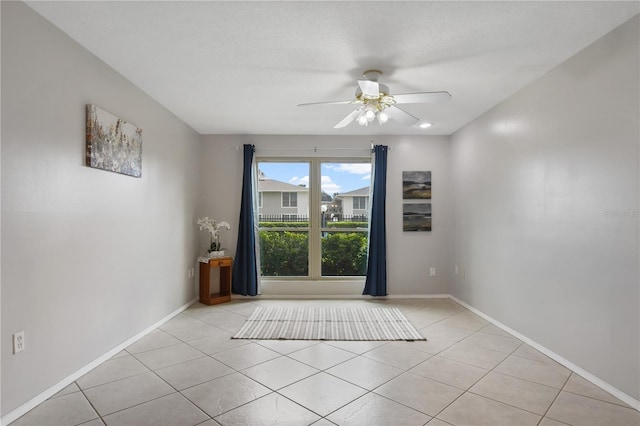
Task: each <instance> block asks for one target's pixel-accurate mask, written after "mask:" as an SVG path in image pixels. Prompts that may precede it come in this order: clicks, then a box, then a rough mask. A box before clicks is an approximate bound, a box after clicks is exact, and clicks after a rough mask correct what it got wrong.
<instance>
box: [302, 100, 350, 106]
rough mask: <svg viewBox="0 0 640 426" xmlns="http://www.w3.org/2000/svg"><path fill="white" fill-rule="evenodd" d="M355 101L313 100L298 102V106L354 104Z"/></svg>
mask: <svg viewBox="0 0 640 426" xmlns="http://www.w3.org/2000/svg"><path fill="white" fill-rule="evenodd" d="M352 103H353V101H332V102H311V103H308V104H298V106H309V105H346V104H352Z"/></svg>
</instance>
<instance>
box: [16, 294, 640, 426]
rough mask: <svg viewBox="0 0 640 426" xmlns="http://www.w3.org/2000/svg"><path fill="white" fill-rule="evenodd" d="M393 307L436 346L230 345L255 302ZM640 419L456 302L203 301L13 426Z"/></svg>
mask: <svg viewBox="0 0 640 426" xmlns="http://www.w3.org/2000/svg"><path fill="white" fill-rule="evenodd" d="M301 304H309V305H323V306H328V305H334V306H338V305H339V306H363V307H376V306H381V305H384V306H393V307H398V308H399V309H400V310H402V311H403V312H404V314H405V315H406V316H407V318H408V319H409V320H410V321H411V322H412V323H413V324H414V325H415V326H416V328H418V329H419V330H420V331H421V333H422V334H423V335H424V336H425V337H426V338H427V339H428V341H426V342H335V341H334V342H316V341H248V340H231V339H230V337H231V335H232V334H233V333H234V332H236V331H237V330H238V329H239V328H240V326H241V325H242V324H243V322H244V320H245V319H246V318H247V317H248V316H249V315H250V314H251V312H253V309H254V308H255V307H256V306H259V305H262V306H269V305H297V306H299V305H301ZM80 424H82V425H87V426H89V425H90V426H94V425H104V424H107V425H136V426H138V425H154V426H156V425H169V426H182V425H202V426H214V425H219V424H220V425H246V426H250V425H310V424H314V425H317V426H322V425H334V424H335V425H366V426H374V425H385V426H387V425H388V426H400V425H425V424H427V425H429V426H446V425H491V426H499V425H505V426H519V425H523V426H524V425H541V426H557V425H576V426H578V425H580V426H582V425H584V426H587V425H593V426H623V425H639V424H640V413H638V411H636V410H634V409H632V408H629V407H628V406H627V405H625V404H624V403H623V402H621V401H619V400H617V399H616V398H614V397H612V396H611V395H609V394H607V393H606V392H604V391H602V390H600V389H599V388H597V387H596V386H594V385H592V384H590V383H589V382H587V381H586V380H584V379H583V378H581V377H580V376H578V375H576V374H573V373H572V372H571V371H569V370H568V369H566V368H565V367H563V366H561V365H559V364H557V363H556V362H554V361H553V360H551V359H549V358H547V357H546V356H544V355H543V354H541V353H540V352H538V351H536V350H534V349H533V348H531V347H530V346H528V345H526V344H524V343H522V342H521V341H520V340H518V339H515V338H514V337H512V336H510V335H509V334H507V333H505V332H504V331H502V330H501V329H499V328H497V327H495V326H493V325H491V324H489V323H487V322H486V321H485V320H484V319H482V318H480V317H478V316H477V315H475V314H473V313H471V312H470V311H468V310H466V309H465V308H463V307H462V306H460V305H458V304H456V303H455V302H452V301H451V300H448V299H406V300H399V299H392V300H323V301H319V300H297V301H293V300H255V301H234V302H232V303H228V304H223V305H218V306H211V307H210V306H205V305H201V304H195V305H193V306H192V307H191V308H189V309H188V310H186V311H184V312H183V313H181V314H180V315H178V316H176V317H175V318H173V319H171V320H170V321H168V322H167V323H165V324H164V325H163V326H161V327H160V328H158V329H157V330H155V331H153V332H152V333H150V334H149V335H147V336H145V337H144V338H142V339H141V340H139V341H138V342H136V343H134V344H132V345H131V346H129V347H128V348H127V349H126V350H124V351H122V352H120V353H119V354H117V355H116V356H114V357H113V358H112V359H110V360H109V361H107V362H105V363H104V364H102V365H100V366H99V367H97V368H95V369H94V370H92V371H91V372H89V373H87V374H86V375H85V376H83V377H81V378H80V379H79V380H77V381H76V382H75V383H73V384H71V385H69V386H68V387H67V388H66V389H64V390H63V391H61V392H59V393H58V394H57V395H55V396H54V397H52V398H51V399H49V400H47V401H45V402H44V403H42V404H41V405H39V406H38V407H36V408H35V409H34V410H32V411H31V412H29V413H27V414H26V415H24V416H23V417H22V418H20V419H18V420H16V421H15V422H14V423H12V426H23V425H38V426H53V425H80Z"/></svg>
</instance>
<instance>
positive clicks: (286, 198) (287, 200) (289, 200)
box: [282, 192, 298, 207]
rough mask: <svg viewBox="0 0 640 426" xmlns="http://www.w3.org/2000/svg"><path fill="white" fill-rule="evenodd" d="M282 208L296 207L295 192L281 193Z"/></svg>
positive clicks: (296, 195) (296, 194)
mask: <svg viewBox="0 0 640 426" xmlns="http://www.w3.org/2000/svg"><path fill="white" fill-rule="evenodd" d="M282 207H298V193H297V192H283V193H282Z"/></svg>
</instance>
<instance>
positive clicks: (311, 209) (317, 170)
mask: <svg viewBox="0 0 640 426" xmlns="http://www.w3.org/2000/svg"><path fill="white" fill-rule="evenodd" d="M371 160H372V159H371V157H370V156H367V157H313V156H295V157H280V156H273V157H272V156H266V155H262V156H256V157H255V164H256V166H257V168H258V169H259V167H260V163H307V164H308V165H309V186H308V187H307V189H308V191H309V200H308V223H309V226H308V228H298V227H296V228H288V227H287V228H260V227H259V224H258V226H257V229H258V230H261V231H262V230H270V231H294V232H302V231H305V230H306V231H307V232H308V241H309V252H308V262H309V264H308V275H307V276H263V275H261V276H260V280H263V281H266V282H269V281H274V282H277V281H325V282H326V281H357V282H361V281H362V280H363V279H364V275H353V276H351V275H343V276H332V275H326V276H323V275H322V258H321V255H322V249H321V243H322V233H323V232H338V231H340V232H367V234H368V229H367V230H363V229H359V228H340V229H336V228H331V227H321V213H320V212H321V208H320V206H321V205H322V201H321V195H322V187H321V177H322V171H321V168H322V164H324V163H338V164H339V163H347V164H353V163H367V164H371V166H372V168H373V164H372V161H371ZM284 192H293V191H283V192H282V193H284ZM293 193H295V194H296V204H297V192H293ZM282 201H283V200H282V195H281V204H283V203H282ZM281 207H282V208H295V207H287V206H284V205H282V206H281ZM296 207H297V206H296ZM283 215H284V213H283ZM367 238H368V235H367ZM259 241H260V239H259V238H256V244H259ZM258 273H260V271H258Z"/></svg>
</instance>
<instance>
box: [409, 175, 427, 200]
mask: <svg viewBox="0 0 640 426" xmlns="http://www.w3.org/2000/svg"><path fill="white" fill-rule="evenodd" d="M402 199H404V200H430V199H431V172H402Z"/></svg>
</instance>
